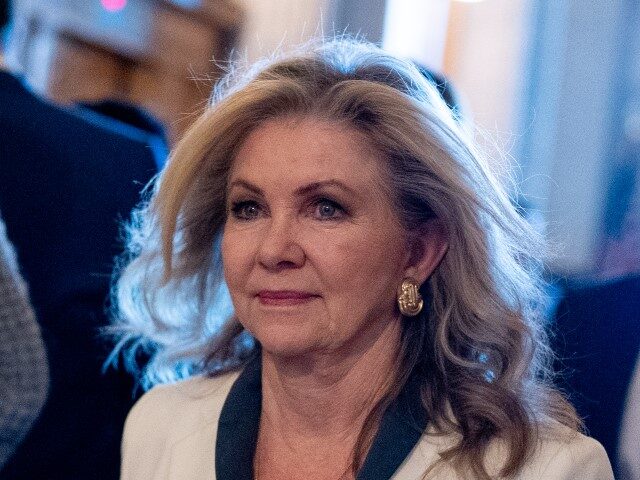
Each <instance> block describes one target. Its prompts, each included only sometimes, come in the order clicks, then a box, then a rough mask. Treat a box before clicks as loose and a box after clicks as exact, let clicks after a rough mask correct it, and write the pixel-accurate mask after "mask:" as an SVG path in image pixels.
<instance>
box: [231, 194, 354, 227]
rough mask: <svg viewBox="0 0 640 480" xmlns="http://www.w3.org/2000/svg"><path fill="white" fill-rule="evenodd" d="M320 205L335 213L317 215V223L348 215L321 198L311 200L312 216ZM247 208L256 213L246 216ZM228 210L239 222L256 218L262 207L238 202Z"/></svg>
mask: <svg viewBox="0 0 640 480" xmlns="http://www.w3.org/2000/svg"><path fill="white" fill-rule="evenodd" d="M321 205H329V206H331V207H332V208H334V209H335V212H336V213H335V215H333V216H331V217H322V216H320V215H317V216H316V218H317V219H318V220H319V221H330V220H339V219H341V218H342V217H343V216H344V215H346V214H347V213H348V212H347V210H346V209H345V208H344V207H342V206H341V205H340V204H339V203H338V202H336V201H334V200H331V199H329V198H325V197H321V198H317V199H315V200H313V201H312V202H311V203H310V204H309V206H310V207H313V210H312V215H313V216H315V213H316V210H317V208H318V207H320V206H321ZM249 207H255V208H257V209H258V212H257V213H256V214H255V215H253V216H252V215H247V214H246V212H245V209H246V208H249ZM230 210H231V214H232V215H233V217H234V218H235V219H237V220H241V221H251V220H253V219H255V218H257V217H258V215H259V214H260V211H261V210H262V207H261V206H260V204H259V203H258V202H256V201H254V200H240V201H236V202H233V203H232V204H231V209H230Z"/></svg>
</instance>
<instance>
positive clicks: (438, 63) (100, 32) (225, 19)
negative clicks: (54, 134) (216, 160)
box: [3, 0, 640, 278]
mask: <svg viewBox="0 0 640 480" xmlns="http://www.w3.org/2000/svg"><path fill="white" fill-rule="evenodd" d="M13 3H14V6H13V8H14V15H13V18H12V22H11V24H10V26H9V28H8V29H7V32H5V39H6V42H5V46H4V53H3V54H4V61H5V63H6V64H7V65H8V66H10V68H11V69H12V70H13V71H14V72H16V71H19V72H21V73H22V74H23V75H24V77H25V78H26V80H27V82H28V83H29V85H31V87H32V88H33V89H34V90H35V91H37V92H40V93H42V94H43V95H46V96H47V97H49V98H51V99H53V100H54V101H56V102H60V103H72V102H78V101H94V100H100V99H104V98H116V99H125V100H128V101H131V102H133V103H135V104H137V105H140V106H142V107H143V108H145V109H147V110H148V111H149V112H151V113H153V114H154V115H155V116H156V117H157V118H158V119H159V120H160V121H161V122H162V123H163V124H164V125H165V127H166V129H167V132H168V134H169V138H170V141H171V143H174V142H175V141H176V140H177V139H178V138H179V137H180V135H181V133H182V132H183V131H184V129H185V128H186V127H187V126H188V125H189V124H190V122H191V121H193V119H194V118H195V116H197V114H198V112H199V111H200V109H201V108H202V107H203V105H204V103H205V102H206V98H207V96H208V95H209V92H210V90H211V87H212V84H213V82H214V81H215V79H216V78H217V76H218V75H219V74H220V68H219V67H220V66H221V65H224V63H225V62H226V61H227V60H228V59H229V58H231V57H241V58H244V59H247V60H248V61H251V60H255V59H257V58H259V57H261V56H263V55H268V54H269V53H271V52H273V51H274V50H275V49H277V48H286V47H287V46H289V45H293V44H297V43H300V42H301V41H304V40H307V39H309V38H311V37H314V36H318V35H323V34H324V35H331V34H333V33H343V32H346V33H349V34H354V35H358V36H361V37H363V38H366V39H368V40H371V41H373V42H378V43H381V44H382V45H383V46H384V47H385V48H386V49H388V50H390V51H392V52H394V53H397V54H400V55H403V56H407V57H410V58H413V59H414V60H417V61H419V62H420V63H422V64H424V65H426V66H428V67H430V68H432V69H434V70H437V71H442V72H444V73H445V74H446V75H447V76H448V77H449V78H450V79H451V81H452V83H453V85H454V86H455V87H456V89H457V90H458V92H459V93H460V94H461V97H462V99H463V100H462V101H463V103H464V104H465V108H466V110H467V111H468V112H469V113H470V115H471V116H472V118H473V121H474V123H475V125H476V126H477V127H478V129H479V130H480V131H481V132H482V139H481V140H482V141H483V142H484V143H485V145H487V147H488V149H489V151H490V152H492V153H493V154H494V156H495V157H496V161H497V162H499V163H498V168H507V169H511V170H512V172H513V173H514V174H515V176H516V179H517V183H518V184H519V186H520V188H521V194H522V197H520V202H521V203H522V204H523V205H524V206H525V207H526V209H527V211H528V213H529V214H530V216H531V218H532V219H533V220H535V221H536V222H537V224H538V225H539V226H540V228H543V229H544V230H545V231H546V232H547V233H548V235H549V236H550V239H551V240H552V241H553V243H554V244H555V245H556V246H557V247H558V252H557V253H558V256H557V257H555V258H554V259H553V263H552V264H553V267H554V270H555V271H557V272H558V273H560V274H562V275H565V276H571V277H582V278H584V277H592V276H598V277H601V276H610V275H616V274H622V273H630V272H632V271H635V270H638V269H639V268H640V258H639V257H640V254H638V251H639V250H638V246H639V245H640V240H639V237H640V235H639V234H638V230H639V228H640V227H638V224H639V223H640V219H639V218H638V217H639V216H640V214H639V213H638V210H639V209H638V207H637V206H636V205H637V204H638V200H637V199H636V197H638V194H636V193H635V190H636V189H635V184H636V182H635V179H636V172H637V169H638V160H637V158H638V157H637V155H636V152H637V148H638V142H640V105H639V102H638V100H637V99H636V97H637V95H636V92H635V87H636V85H637V84H638V82H639V74H638V58H640V57H638V54H639V53H640V40H639V38H638V33H637V28H636V26H637V24H638V6H637V2H634V1H631V0H627V1H623V0H620V1H617V2H610V1H606V0H590V1H589V2H588V4H589V7H588V8H586V6H585V3H584V2H582V1H579V0H562V1H554V2H546V1H543V0H485V1H448V0H288V1H287V0H269V1H259V0H47V1H44V0H15V1H14V2H13ZM636 47H638V49H636ZM496 151H499V152H502V154H506V156H507V157H506V158H502V157H501V156H500V155H496Z"/></svg>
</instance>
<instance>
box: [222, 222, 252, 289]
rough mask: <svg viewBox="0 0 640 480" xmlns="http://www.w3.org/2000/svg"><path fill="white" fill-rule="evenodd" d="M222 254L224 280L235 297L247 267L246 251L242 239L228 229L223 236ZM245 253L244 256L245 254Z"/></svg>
mask: <svg viewBox="0 0 640 480" xmlns="http://www.w3.org/2000/svg"><path fill="white" fill-rule="evenodd" d="M220 249H221V254H222V266H223V272H224V278H225V281H226V283H227V286H228V287H229V291H230V293H231V295H232V296H234V293H236V292H235V290H236V286H237V285H240V284H242V277H243V275H244V272H245V269H246V266H245V265H244V264H245V263H246V250H245V249H244V248H243V245H242V239H241V237H239V236H238V235H234V233H233V232H232V231H229V230H227V229H225V230H224V232H223V234H222V242H221V245H220ZM243 252H244V254H243Z"/></svg>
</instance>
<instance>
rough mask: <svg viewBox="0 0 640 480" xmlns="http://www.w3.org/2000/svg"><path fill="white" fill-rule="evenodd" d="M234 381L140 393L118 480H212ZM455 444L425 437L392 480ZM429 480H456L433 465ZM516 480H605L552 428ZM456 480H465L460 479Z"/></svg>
mask: <svg viewBox="0 0 640 480" xmlns="http://www.w3.org/2000/svg"><path fill="white" fill-rule="evenodd" d="M237 377H238V374H237V373H233V374H227V375H224V376H221V377H217V378H205V377H195V378H192V379H189V380H185V381H182V382H178V383H175V384H171V385H162V386H157V387H155V388H153V389H152V390H151V391H149V392H148V393H146V394H145V395H144V396H143V397H142V398H141V399H140V400H139V401H138V402H137V403H136V405H135V406H134V407H133V409H132V410H131V412H130V413H129V416H128V418H127V421H126V424H125V431H124V438H123V443H122V455H123V459H122V472H121V473H122V476H121V480H169V479H171V480H182V479H185V480H187V479H188V480H215V478H216V475H215V445H216V433H217V429H218V419H219V417H220V412H221V410H222V407H223V405H224V401H225V399H226V397H227V394H228V393H229V390H230V389H231V386H232V385H233V383H234V381H235V380H236V378H237ZM455 441H456V437H455V436H454V435H448V436H441V435H440V436H435V435H433V434H430V433H429V431H427V432H426V433H425V434H424V435H422V437H421V439H420V440H419V441H418V444H417V445H416V446H415V447H414V448H413V450H412V451H411V453H410V454H409V456H408V457H406V458H405V460H404V462H403V463H402V465H401V466H400V468H399V469H398V470H397V471H396V472H395V474H394V475H393V477H392V480H419V479H421V478H422V475H423V474H424V472H425V471H426V470H427V468H428V467H429V466H431V465H433V464H434V463H435V462H436V461H437V460H438V459H439V455H438V453H439V452H441V451H443V450H445V449H446V448H447V447H449V446H451V445H452V444H453V442H455ZM500 452H501V448H500V446H498V445H494V446H493V448H491V449H490V451H489V454H488V457H487V468H488V470H489V472H490V473H491V472H497V471H498V469H499V467H500V459H501V458H503V455H501V453H500ZM427 478H428V479H429V480H457V479H460V480H463V479H462V478H461V477H460V476H459V474H457V473H455V472H454V470H453V469H452V468H451V467H450V466H448V465H446V464H445V463H441V464H440V465H439V467H438V468H437V469H435V470H434V471H433V472H432V473H431V474H430V475H429V476H428V477H427ZM516 478H517V479H519V480H613V472H612V470H611V465H610V463H609V460H608V458H607V454H606V453H605V451H604V448H603V447H602V446H601V445H600V444H599V443H598V442H597V441H595V440H593V439H592V438H589V437H586V436H584V435H582V434H580V433H576V432H573V431H570V430H569V429H568V428H566V427H562V426H558V427H557V428H556V429H554V431H553V433H552V434H548V435H546V439H545V440H542V441H541V442H540V444H539V446H538V448H537V449H536V452H535V454H534V455H533V456H532V458H531V459H530V460H529V461H528V462H527V463H526V465H525V467H524V468H523V469H522V470H521V472H520V473H519V474H518V476H517V477H516ZM464 480H469V477H465V479H464Z"/></svg>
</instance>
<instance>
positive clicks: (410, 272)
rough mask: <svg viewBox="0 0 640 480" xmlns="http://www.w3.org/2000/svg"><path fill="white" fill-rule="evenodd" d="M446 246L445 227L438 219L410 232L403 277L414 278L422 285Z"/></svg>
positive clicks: (433, 269)
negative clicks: (415, 231) (408, 253)
mask: <svg viewBox="0 0 640 480" xmlns="http://www.w3.org/2000/svg"><path fill="white" fill-rule="evenodd" d="M448 248H449V237H448V234H447V230H446V228H445V227H444V225H443V224H442V222H440V220H438V219H434V220H431V221H430V222H429V223H428V224H427V225H426V226H425V228H424V229H421V230H420V231H419V232H417V233H413V234H411V237H410V239H409V249H410V252H411V255H410V258H409V261H408V263H407V267H406V268H405V277H411V278H414V279H415V280H416V281H417V282H418V283H419V284H420V285H422V284H423V283H424V282H426V281H427V279H428V278H429V277H430V276H431V274H432V273H433V272H434V271H435V269H436V268H437V267H438V265H439V264H440V262H441V261H442V259H443V258H444V255H445V253H447V249H448Z"/></svg>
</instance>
